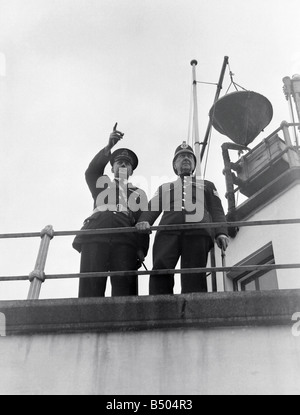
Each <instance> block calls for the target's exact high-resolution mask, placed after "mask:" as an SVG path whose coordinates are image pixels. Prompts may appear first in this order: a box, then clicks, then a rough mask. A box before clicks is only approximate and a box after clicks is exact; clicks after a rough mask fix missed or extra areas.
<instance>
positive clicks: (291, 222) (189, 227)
mask: <svg viewBox="0 0 300 415" xmlns="http://www.w3.org/2000/svg"><path fill="white" fill-rule="evenodd" d="M295 224H300V219H274V220H258V221H249V222H246V221H236V222H213V223H186V224H177V225H157V226H151V228H150V229H151V231H158V230H159V231H173V230H194V229H208V228H210V229H213V228H219V227H228V228H232V227H238V228H241V227H250V226H273V225H295ZM134 232H138V231H137V229H136V228H135V227H124V228H123V227H122V228H104V229H84V230H75V231H54V233H53V236H71V235H106V234H112V233H134ZM40 236H41V233H40V232H29V233H7V234H0V239H9V238H33V237H40Z"/></svg>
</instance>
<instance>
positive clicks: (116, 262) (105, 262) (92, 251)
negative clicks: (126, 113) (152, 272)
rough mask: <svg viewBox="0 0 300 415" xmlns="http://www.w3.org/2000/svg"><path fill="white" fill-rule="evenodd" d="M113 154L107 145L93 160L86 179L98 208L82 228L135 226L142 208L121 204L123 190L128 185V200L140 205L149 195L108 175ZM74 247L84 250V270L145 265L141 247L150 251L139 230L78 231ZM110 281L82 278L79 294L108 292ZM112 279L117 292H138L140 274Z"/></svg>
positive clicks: (132, 268)
mask: <svg viewBox="0 0 300 415" xmlns="http://www.w3.org/2000/svg"><path fill="white" fill-rule="evenodd" d="M110 156H111V154H110V153H107V152H106V150H105V149H103V150H101V151H100V152H99V153H98V154H97V155H96V156H95V157H94V159H93V160H92V161H91V163H90V165H89V167H88V169H87V171H86V174H85V176H86V181H87V184H88V186H89V189H90V191H91V193H92V196H93V199H94V212H93V214H92V215H91V216H90V217H89V218H88V219H86V220H85V222H84V226H83V228H82V229H103V228H121V227H131V226H134V225H135V224H136V222H137V221H138V219H139V216H140V213H141V211H140V210H137V211H132V210H130V208H129V206H128V205H127V206H124V204H123V205H120V204H119V203H118V202H119V201H121V202H122V201H123V200H126V199H125V198H124V197H123V198H122V197H121V193H122V192H123V196H124V189H125V192H126V193H127V194H126V196H125V197H126V198H127V200H133V199H134V200H135V202H136V203H137V205H139V202H140V199H141V198H143V199H144V200H145V199H147V197H146V195H145V193H144V192H143V191H142V190H141V189H138V188H137V187H135V186H133V185H132V184H130V183H126V185H125V186H124V184H123V186H122V185H120V184H119V182H118V180H117V179H116V180H113V181H111V180H110V179H109V178H108V177H107V176H104V169H105V167H106V165H107V163H108V162H109V160H110ZM101 179H104V180H101ZM101 181H102V183H105V186H103V187H102V184H101ZM97 182H98V183H97ZM99 186H100V187H99ZM102 192H105V195H106V197H103V198H102V197H101V193H102ZM102 194H103V193H102ZM119 195H120V197H119ZM109 196H111V198H110V197H109ZM100 200H101V201H102V202H101V203H100V202H99V201H100ZM111 200H115V201H116V203H114V204H112V203H111ZM103 202H104V203H103ZM99 203H100V204H99ZM73 247H74V248H75V249H76V250H77V251H78V252H81V265H80V272H82V273H84V272H102V271H103V272H106V271H131V270H137V269H138V268H139V267H140V265H141V264H140V263H139V261H138V257H137V251H138V250H141V251H143V253H144V255H145V256H146V255H147V252H148V248H149V236H148V235H138V234H136V233H123V234H122V233H118V234H105V235H77V236H76V237H75V239H74V241H73ZM106 281H107V278H105V277H104V278H103V277H101V278H81V279H80V283H79V297H101V296H104V294H105V288H106ZM111 283H112V295H113V296H124V295H137V289H138V286H137V277H136V276H130V277H121V276H115V277H113V278H112V279H111Z"/></svg>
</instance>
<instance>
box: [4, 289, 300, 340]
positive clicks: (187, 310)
mask: <svg viewBox="0 0 300 415" xmlns="http://www.w3.org/2000/svg"><path fill="white" fill-rule="evenodd" d="M0 312H1V313H3V314H4V315H5V318H6V335H7V336H11V335H32V334H46V333H52V334H57V333H87V332H98V333H101V332H106V333H108V332H117V331H120V332H128V331H140V330H156V329H164V330H166V329H180V328H182V329H185V328H220V327H230V326H231V327H242V326H244V327H245V326H246V327H250V326H252V327H253V326H278V325H281V326H282V325H290V326H292V324H293V323H292V321H291V318H292V315H293V314H294V313H296V312H300V290H282V291H264V292H230V293H208V294H206V293H204V294H185V295H166V296H141V297H115V298H88V299H53V300H30V301H0Z"/></svg>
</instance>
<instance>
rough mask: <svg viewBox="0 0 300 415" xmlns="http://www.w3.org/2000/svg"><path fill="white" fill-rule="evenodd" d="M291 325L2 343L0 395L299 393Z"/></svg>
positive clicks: (298, 342)
mask: <svg viewBox="0 0 300 415" xmlns="http://www.w3.org/2000/svg"><path fill="white" fill-rule="evenodd" d="M291 327H292V324H291ZM291 327H287V326H286V327H283V326H279V327H269V328H266V327H260V328H259V327H252V328H250V327H248V328H246V327H245V328H242V327H239V328H222V329H185V330H156V331H141V332H133V333H106V334H105V333H94V334H79V333H77V334H47V335H32V336H25V335H21V336H12V337H6V338H0V356H1V359H0V373H1V376H0V394H1V395H4V394H14V395H16V394H37V395H39V394H41V395H42V394H113V395H118V394H119V395H121V394H137V395H139V394H141V395H145V394H167V395H180V394H193V395H203V394H205V395H206V394H208V395H210V394H226V395H227V394H228V395H231V394H295V395H299V394H300V337H293V335H292V331H291Z"/></svg>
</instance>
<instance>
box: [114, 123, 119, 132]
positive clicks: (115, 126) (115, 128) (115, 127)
mask: <svg viewBox="0 0 300 415" xmlns="http://www.w3.org/2000/svg"><path fill="white" fill-rule="evenodd" d="M117 125H118V123H117V122H116V123H115V125H114V129H113V131H116V130H117Z"/></svg>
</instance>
